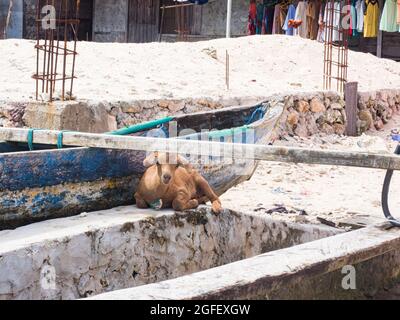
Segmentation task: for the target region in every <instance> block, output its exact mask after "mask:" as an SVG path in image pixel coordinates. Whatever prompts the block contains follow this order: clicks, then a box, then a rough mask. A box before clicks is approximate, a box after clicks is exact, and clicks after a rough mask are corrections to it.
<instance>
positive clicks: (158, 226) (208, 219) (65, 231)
mask: <svg viewBox="0 0 400 320" xmlns="http://www.w3.org/2000/svg"><path fill="white" fill-rule="evenodd" d="M336 232H337V231H336V230H332V229H330V228H320V227H316V226H303V225H295V224H287V223H285V222H279V221H273V220H271V219H269V218H265V217H257V216H255V215H251V214H239V213H236V212H234V211H229V210H225V211H224V212H223V213H222V214H221V215H219V216H215V215H214V214H212V213H211V212H210V210H209V208H208V207H200V208H199V209H198V210H196V211H192V212H189V213H183V214H178V213H174V212H173V211H168V210H166V211H158V212H156V211H152V210H139V209H137V208H136V207H133V206H127V207H119V208H115V209H111V210H105V211H98V212H92V213H83V214H81V215H79V216H74V217H69V218H62V219H55V220H49V221H44V222H40V223H35V224H32V225H29V226H25V227H21V228H18V229H16V230H6V231H2V232H0V261H1V263H0V299H76V298H81V297H87V296H92V295H95V294H99V293H103V292H109V291H112V290H117V289H123V288H128V287H135V286H139V285H143V284H149V283H154V282H159V281H163V280H167V279H171V278H176V277H179V276H182V275H186V274H191V273H194V272H197V271H200V270H205V269H209V268H212V267H216V266H220V265H223V264H227V263H230V262H234V261H238V260H241V259H245V258H249V257H252V256H255V255H257V254H261V253H263V252H267V251H271V250H276V249H280V248H285V247H289V246H293V245H296V244H299V243H304V242H308V241H312V240H315V239H319V238H323V237H326V236H331V235H334V234H335V233H336Z"/></svg>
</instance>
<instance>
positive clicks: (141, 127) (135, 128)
mask: <svg viewBox="0 0 400 320" xmlns="http://www.w3.org/2000/svg"><path fill="white" fill-rule="evenodd" d="M173 119H174V117H166V118H163V119H158V120H153V121H148V122H143V123H139V124H136V125H133V126H130V127H126V128H122V129H119V130H115V131H111V132H107V133H106V134H113V135H121V136H124V135H127V134H132V133H136V132H140V131H145V130H149V129H152V128H155V127H158V126H159V125H162V124H164V123H168V122H170V121H172V120H173Z"/></svg>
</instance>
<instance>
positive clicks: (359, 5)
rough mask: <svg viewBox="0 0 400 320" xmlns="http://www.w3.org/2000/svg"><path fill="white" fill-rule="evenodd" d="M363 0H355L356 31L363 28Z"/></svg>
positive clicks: (360, 30)
mask: <svg viewBox="0 0 400 320" xmlns="http://www.w3.org/2000/svg"><path fill="white" fill-rule="evenodd" d="M364 6H365V2H364V0H357V2H356V11H357V31H358V32H360V33H362V32H363V30H364Z"/></svg>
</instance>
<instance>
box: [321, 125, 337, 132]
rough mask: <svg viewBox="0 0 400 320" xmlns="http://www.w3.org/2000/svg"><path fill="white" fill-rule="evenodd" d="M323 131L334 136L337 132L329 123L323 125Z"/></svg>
mask: <svg viewBox="0 0 400 320" xmlns="http://www.w3.org/2000/svg"><path fill="white" fill-rule="evenodd" d="M321 131H322V132H323V133H326V134H334V133H335V130H334V129H333V128H332V126H330V125H329V124H327V123H324V124H322V126H321Z"/></svg>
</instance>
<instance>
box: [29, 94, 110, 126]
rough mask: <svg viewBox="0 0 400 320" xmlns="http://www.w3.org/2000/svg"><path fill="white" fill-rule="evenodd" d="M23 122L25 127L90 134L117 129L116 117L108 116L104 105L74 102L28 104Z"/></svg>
mask: <svg viewBox="0 0 400 320" xmlns="http://www.w3.org/2000/svg"><path fill="white" fill-rule="evenodd" d="M23 121H24V123H25V125H26V126H28V127H31V128H38V129H51V130H72V131H81V132H92V133H103V132H109V131H113V130H116V129H117V120H116V117H115V116H112V115H110V114H108V113H107V110H106V108H105V107H104V105H90V104H87V103H85V102H74V101H68V102H61V101H59V102H53V103H42V102H32V103H29V104H28V105H27V107H26V109H25V113H24V116H23Z"/></svg>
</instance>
